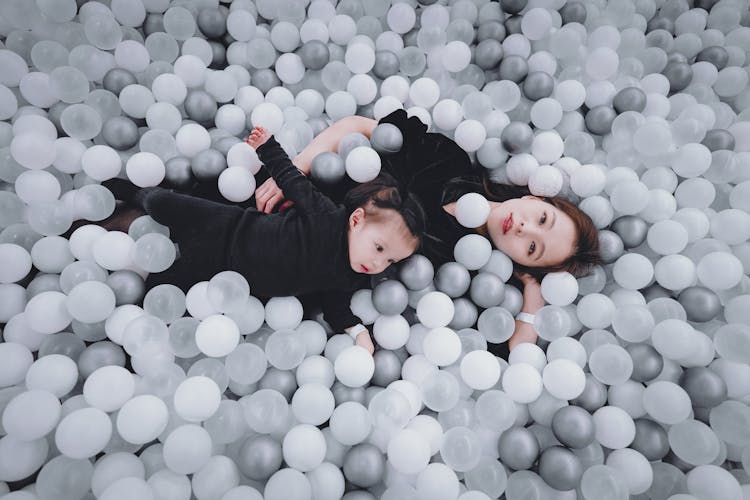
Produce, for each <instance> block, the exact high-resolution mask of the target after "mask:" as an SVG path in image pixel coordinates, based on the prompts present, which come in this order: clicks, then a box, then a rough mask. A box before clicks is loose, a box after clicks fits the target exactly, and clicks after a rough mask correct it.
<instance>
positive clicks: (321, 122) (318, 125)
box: [307, 117, 328, 137]
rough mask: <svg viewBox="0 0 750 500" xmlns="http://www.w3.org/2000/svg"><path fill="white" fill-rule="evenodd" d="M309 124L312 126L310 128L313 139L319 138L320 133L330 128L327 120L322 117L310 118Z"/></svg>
mask: <svg viewBox="0 0 750 500" xmlns="http://www.w3.org/2000/svg"><path fill="white" fill-rule="evenodd" d="M307 124H308V125H310V128H312V131H313V137H315V136H317V135H318V134H319V133H321V132H322V131H324V130H325V129H327V128H328V122H327V121H325V118H322V117H317V118H310V119H309V120H307Z"/></svg>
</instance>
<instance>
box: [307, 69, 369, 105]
mask: <svg viewBox="0 0 750 500" xmlns="http://www.w3.org/2000/svg"><path fill="white" fill-rule="evenodd" d="M346 91H347V92H349V93H350V94H351V95H352V96H353V97H354V100H355V101H356V102H357V104H358V105H359V106H364V105H365V104H370V103H371V102H372V101H374V100H375V97H377V95H378V85H377V83H375V80H373V79H372V77H371V76H370V75H367V74H358V75H354V76H352V77H351V78H350V79H349V83H347V84H346ZM313 92H315V91H313ZM300 93H301V92H300ZM297 97H299V94H297ZM297 105H298V106H300V105H299V104H297ZM300 107H302V106H300ZM303 109H304V108H303ZM309 114H310V113H308V115H309Z"/></svg>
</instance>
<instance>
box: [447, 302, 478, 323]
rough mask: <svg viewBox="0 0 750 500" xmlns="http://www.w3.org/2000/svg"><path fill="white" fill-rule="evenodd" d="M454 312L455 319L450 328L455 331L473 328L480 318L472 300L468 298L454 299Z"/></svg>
mask: <svg viewBox="0 0 750 500" xmlns="http://www.w3.org/2000/svg"><path fill="white" fill-rule="evenodd" d="M453 310H454V312H453V319H452V320H451V322H450V324H449V325H448V326H449V327H451V328H453V329H454V330H461V329H463V328H471V327H472V326H474V325H475V324H476V322H477V318H478V317H479V310H478V309H477V306H476V305H474V302H472V301H471V300H469V299H467V298H466V297H459V298H457V299H454V300H453Z"/></svg>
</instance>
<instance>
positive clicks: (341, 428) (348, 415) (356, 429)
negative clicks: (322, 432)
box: [329, 401, 372, 446]
mask: <svg viewBox="0 0 750 500" xmlns="http://www.w3.org/2000/svg"><path fill="white" fill-rule="evenodd" d="M329 426H330V428H331V434H333V437H334V438H335V439H336V441H338V442H339V443H341V444H344V445H347V446H352V445H355V444H358V443H361V442H363V441H364V440H365V439H366V438H367V436H368V435H369V434H370V430H371V429H372V423H371V420H370V414H369V412H368V411H367V408H365V407H364V406H362V405H361V404H360V403H357V402H355V401H346V402H344V403H341V404H340V405H339V406H337V407H336V409H335V410H333V414H332V415H331V419H330V422H329Z"/></svg>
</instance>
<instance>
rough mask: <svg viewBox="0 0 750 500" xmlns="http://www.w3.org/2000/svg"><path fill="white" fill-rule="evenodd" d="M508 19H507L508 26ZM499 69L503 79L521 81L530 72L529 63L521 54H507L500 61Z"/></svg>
mask: <svg viewBox="0 0 750 500" xmlns="http://www.w3.org/2000/svg"><path fill="white" fill-rule="evenodd" d="M508 21H510V20H508ZM508 21H506V25H505V26H506V28H507V26H508V24H507V23H508ZM509 31H510V30H509ZM498 69H499V71H500V78H501V79H503V80H510V81H512V82H515V83H521V82H522V81H523V79H524V78H526V75H527V74H528V73H529V63H527V62H526V59H524V58H523V57H521V56H507V57H505V58H504V59H503V60H502V61H500V66H499V68H498Z"/></svg>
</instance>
